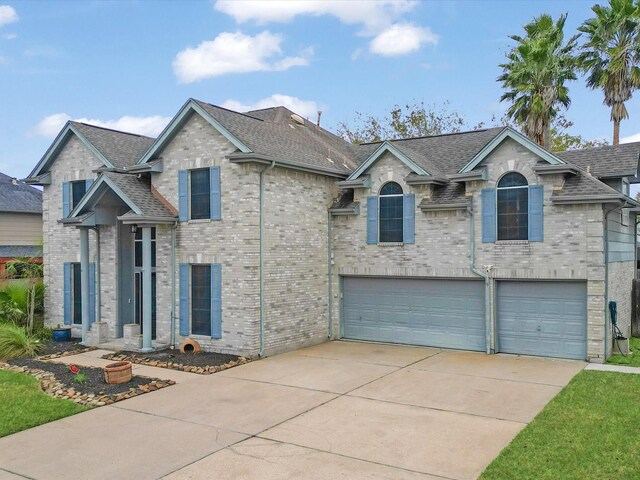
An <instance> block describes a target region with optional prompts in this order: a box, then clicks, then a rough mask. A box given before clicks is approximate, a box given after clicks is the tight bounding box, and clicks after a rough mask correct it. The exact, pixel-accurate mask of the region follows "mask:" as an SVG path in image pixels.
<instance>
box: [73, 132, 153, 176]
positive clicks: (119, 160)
mask: <svg viewBox="0 0 640 480" xmlns="http://www.w3.org/2000/svg"><path fill="white" fill-rule="evenodd" d="M70 123H71V124H72V125H73V126H74V127H75V128H77V129H78V131H79V132H80V133H81V134H82V135H83V136H84V137H85V138H86V139H87V140H88V141H89V143H91V144H92V145H93V146H94V147H95V148H96V149H97V150H98V151H99V152H100V153H101V154H102V155H103V156H104V157H105V158H106V159H107V160H108V161H109V162H111V163H112V164H113V166H114V167H117V168H122V167H129V166H132V165H135V164H136V163H137V162H138V160H140V158H141V157H142V155H144V153H145V152H146V151H147V150H149V147H150V146H151V144H152V143H153V142H154V141H155V139H154V138H151V137H145V136H143V135H136V134H134V133H127V132H120V131H118V130H111V129H108V128H103V127H97V126H95V125H89V124H86V123H79V122H70Z"/></svg>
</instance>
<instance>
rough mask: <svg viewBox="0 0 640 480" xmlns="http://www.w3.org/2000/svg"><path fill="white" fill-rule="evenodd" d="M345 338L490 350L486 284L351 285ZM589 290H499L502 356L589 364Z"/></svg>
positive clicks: (359, 280) (520, 286)
mask: <svg viewBox="0 0 640 480" xmlns="http://www.w3.org/2000/svg"><path fill="white" fill-rule="evenodd" d="M343 294H344V297H343V314H342V315H343V316H342V318H343V321H342V328H343V331H342V336H343V337H344V338H349V339H356V340H370V341H377V342H389V343H401V344H410V345H422V346H433V347H443V348H457V349H463V350H479V351H483V350H485V316H484V304H485V301H484V283H483V282H482V281H476V280H442V279H437V280H436V279H404V278H369V277H345V278H344V281H343ZM586 305H587V301H586V284H585V283H579V282H576V283H573V282H506V281H505V282H497V290H496V303H495V306H496V308H495V310H496V340H495V344H496V348H497V350H498V351H500V352H505V353H518V354H526V355H541V356H549V357H560V358H577V359H584V358H586V326H587V320H586V317H587V306H586Z"/></svg>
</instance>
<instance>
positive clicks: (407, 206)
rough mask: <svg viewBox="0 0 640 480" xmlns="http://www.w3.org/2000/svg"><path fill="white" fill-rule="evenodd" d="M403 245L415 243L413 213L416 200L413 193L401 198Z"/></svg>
mask: <svg viewBox="0 0 640 480" xmlns="http://www.w3.org/2000/svg"><path fill="white" fill-rule="evenodd" d="M402 200H403V205H402V210H403V229H402V230H403V234H402V235H403V236H402V241H403V243H415V230H416V227H415V221H416V220H415V212H416V200H415V195H414V194H413V193H408V194H406V195H404V197H403V199H402Z"/></svg>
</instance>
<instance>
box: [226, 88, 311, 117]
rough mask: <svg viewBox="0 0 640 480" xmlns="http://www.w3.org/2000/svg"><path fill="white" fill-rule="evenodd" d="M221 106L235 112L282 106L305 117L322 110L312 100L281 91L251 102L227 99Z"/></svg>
mask: <svg viewBox="0 0 640 480" xmlns="http://www.w3.org/2000/svg"><path fill="white" fill-rule="evenodd" d="M221 106H222V107H224V108H228V109H229V110H235V111H236V112H248V111H249V110H260V109H262V108H269V107H279V106H283V107H287V108H288V109H289V110H291V111H292V112H295V113H297V114H298V115H301V116H303V117H306V118H315V117H316V115H317V114H318V110H322V108H321V107H320V105H319V104H318V103H317V102H314V101H313V100H302V99H300V98H298V97H291V96H289V95H283V94H281V93H274V94H273V95H271V96H270V97H267V98H263V99H261V100H258V101H257V102H255V103H252V104H246V103H242V102H239V101H238V100H233V99H228V100H225V101H224V102H223V103H222V105H221Z"/></svg>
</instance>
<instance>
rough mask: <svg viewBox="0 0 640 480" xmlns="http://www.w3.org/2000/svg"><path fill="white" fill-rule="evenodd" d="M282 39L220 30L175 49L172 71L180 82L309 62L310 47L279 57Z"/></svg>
mask: <svg viewBox="0 0 640 480" xmlns="http://www.w3.org/2000/svg"><path fill="white" fill-rule="evenodd" d="M281 43H282V35H279V34H273V33H270V32H268V31H264V32H262V33H259V34H258V35H256V36H255V37H252V36H251V35H245V34H244V33H242V32H235V33H230V32H223V33H220V34H219V35H218V36H217V37H216V38H214V39H213V40H210V41H205V42H202V43H201V44H200V45H198V46H197V47H195V48H187V49H185V50H183V51H181V52H180V53H178V55H177V56H176V58H175V60H174V61H173V71H174V73H175V75H176V76H177V77H178V81H179V82H181V83H191V82H195V81H197V80H202V79H204V78H210V77H217V76H219V75H224V74H227V73H247V72H259V71H269V70H287V69H289V68H291V67H293V66H302V65H307V64H308V63H309V59H308V57H309V56H310V55H311V53H312V51H311V50H310V49H307V50H305V51H304V52H303V55H302V56H297V57H285V58H281V59H278V57H279V56H280V55H281V54H282V49H281V48H280V44H281ZM274 57H275V58H274Z"/></svg>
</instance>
